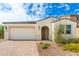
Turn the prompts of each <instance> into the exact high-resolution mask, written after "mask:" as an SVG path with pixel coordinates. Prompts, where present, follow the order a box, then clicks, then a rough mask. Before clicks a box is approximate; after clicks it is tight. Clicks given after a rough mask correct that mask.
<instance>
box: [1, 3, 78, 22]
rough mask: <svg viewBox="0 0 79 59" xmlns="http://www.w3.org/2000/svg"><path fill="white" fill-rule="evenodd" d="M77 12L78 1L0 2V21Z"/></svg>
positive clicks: (25, 19) (32, 19) (35, 18)
mask: <svg viewBox="0 0 79 59" xmlns="http://www.w3.org/2000/svg"><path fill="white" fill-rule="evenodd" d="M71 14H79V4H78V3H0V23H2V22H17V21H37V20H40V19H44V18H46V17H50V16H53V17H56V18H59V17H60V16H65V15H71Z"/></svg>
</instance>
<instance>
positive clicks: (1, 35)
mask: <svg viewBox="0 0 79 59" xmlns="http://www.w3.org/2000/svg"><path fill="white" fill-rule="evenodd" d="M0 38H1V39H2V38H4V26H3V25H0Z"/></svg>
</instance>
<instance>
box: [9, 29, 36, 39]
mask: <svg viewBox="0 0 79 59" xmlns="http://www.w3.org/2000/svg"><path fill="white" fill-rule="evenodd" d="M10 39H14V40H16V39H18V40H21V39H25V40H30V39H35V28H10Z"/></svg>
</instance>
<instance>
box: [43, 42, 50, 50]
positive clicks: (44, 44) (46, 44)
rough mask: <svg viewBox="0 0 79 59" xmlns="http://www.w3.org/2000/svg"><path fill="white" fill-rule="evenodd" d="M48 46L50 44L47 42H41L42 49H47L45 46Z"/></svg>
mask: <svg viewBox="0 0 79 59" xmlns="http://www.w3.org/2000/svg"><path fill="white" fill-rule="evenodd" d="M49 46H50V45H49V44H48V43H43V44H42V48H43V49H47V48H49Z"/></svg>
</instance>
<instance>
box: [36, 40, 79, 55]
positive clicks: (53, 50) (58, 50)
mask: <svg viewBox="0 0 79 59" xmlns="http://www.w3.org/2000/svg"><path fill="white" fill-rule="evenodd" d="M43 42H44V41H43ZM49 42H50V41H48V43H49ZM39 43H40V42H37V48H38V52H39V55H40V56H79V53H73V52H70V51H64V50H63V48H62V47H60V46H58V45H57V44H56V43H52V42H50V43H51V46H50V47H49V48H48V49H42V48H41V47H40V45H39Z"/></svg>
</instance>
